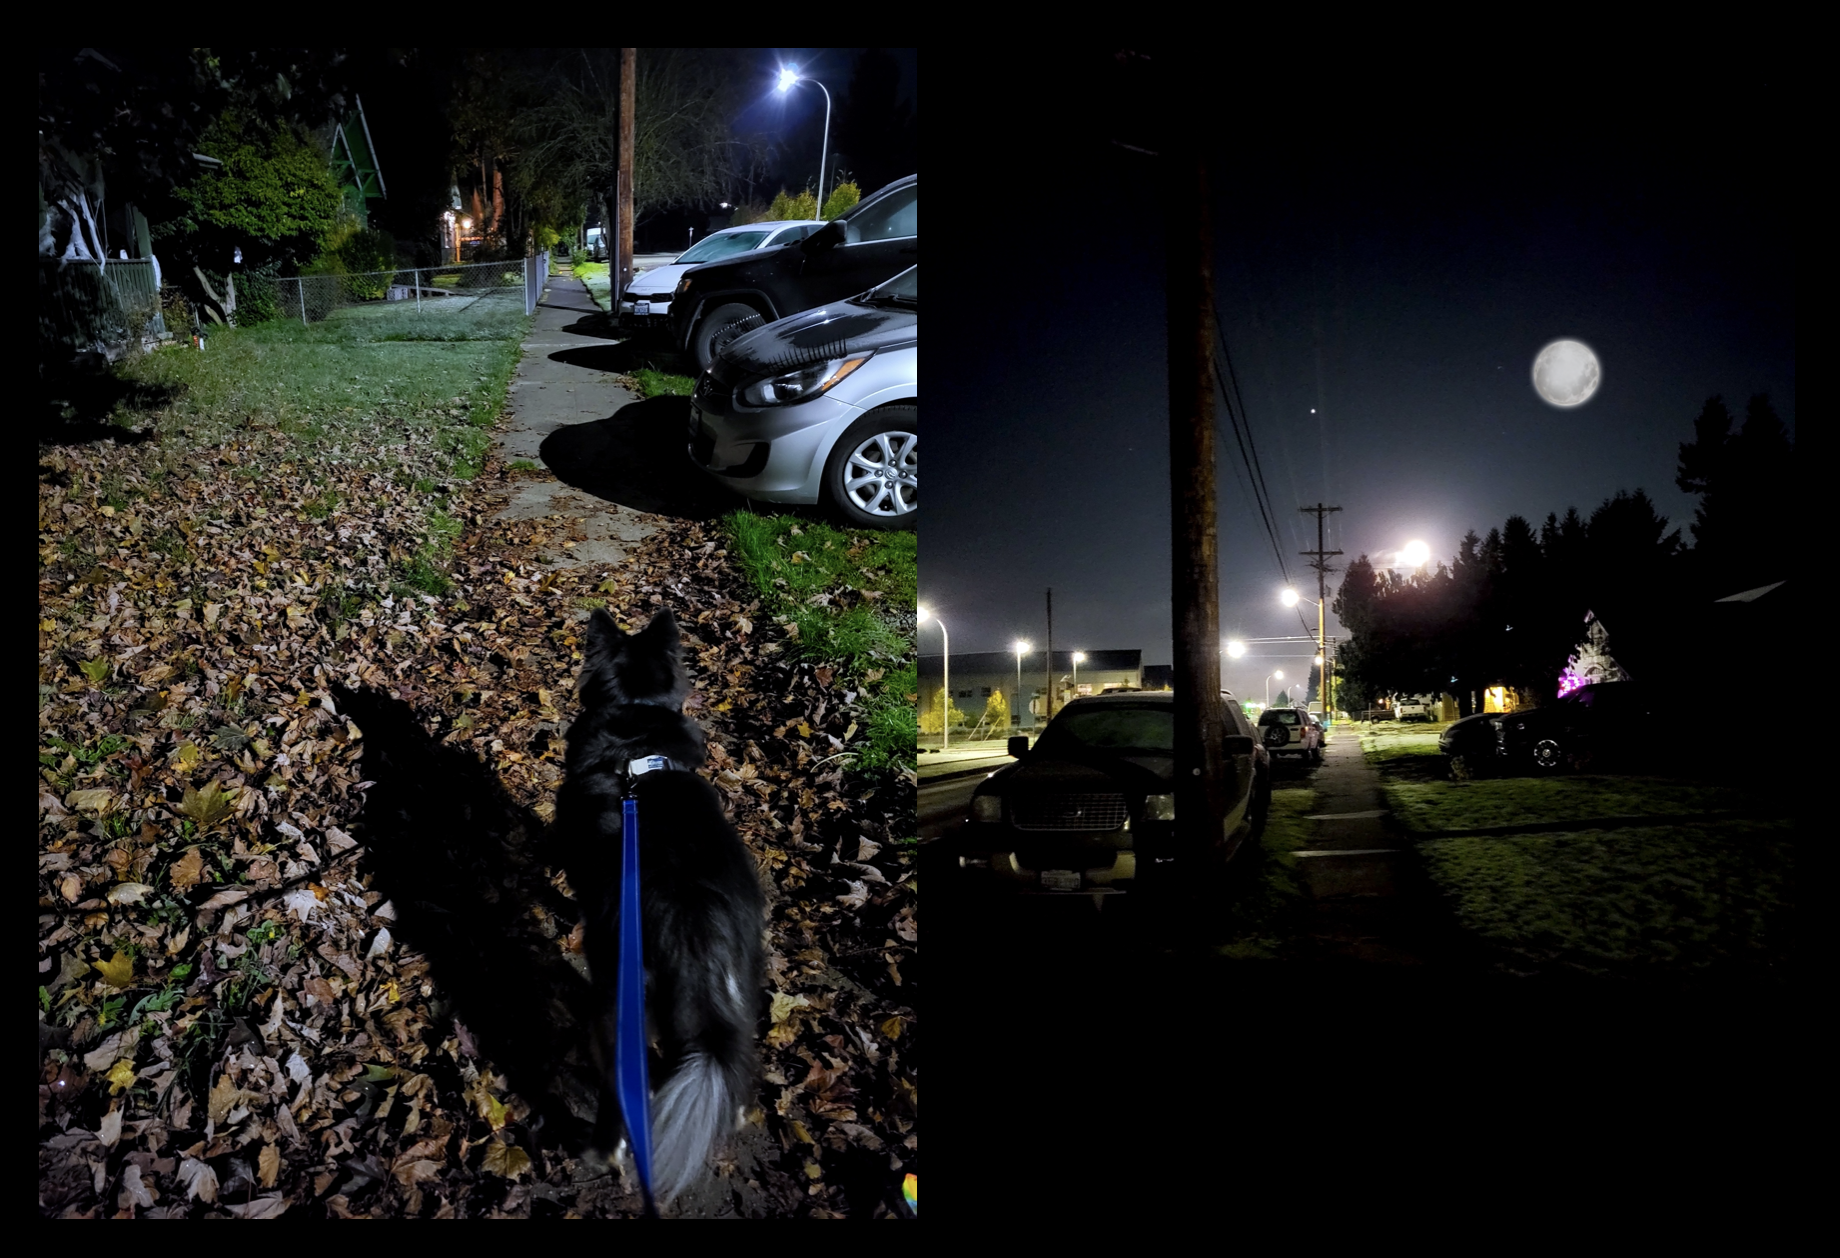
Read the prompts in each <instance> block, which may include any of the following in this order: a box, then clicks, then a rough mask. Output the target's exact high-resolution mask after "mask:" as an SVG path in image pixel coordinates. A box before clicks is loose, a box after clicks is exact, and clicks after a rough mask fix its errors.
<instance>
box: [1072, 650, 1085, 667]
mask: <svg viewBox="0 0 1840 1258" xmlns="http://www.w3.org/2000/svg"><path fill="white" fill-rule="evenodd" d="M1073 662H1074V663H1075V664H1084V663H1085V662H1086V652H1084V651H1075V652H1074V653H1073Z"/></svg>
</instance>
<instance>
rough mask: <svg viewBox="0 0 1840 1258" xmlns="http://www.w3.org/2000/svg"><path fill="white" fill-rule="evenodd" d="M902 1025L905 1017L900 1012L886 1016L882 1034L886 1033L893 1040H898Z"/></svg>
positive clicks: (883, 1021)
mask: <svg viewBox="0 0 1840 1258" xmlns="http://www.w3.org/2000/svg"><path fill="white" fill-rule="evenodd" d="M902 1025H903V1019H902V1018H901V1015H900V1014H898V1013H897V1014H895V1015H894V1016H893V1017H889V1018H884V1019H883V1020H882V1034H883V1035H886V1036H887V1037H888V1038H889V1039H891V1040H898V1039H900V1038H901V1027H902Z"/></svg>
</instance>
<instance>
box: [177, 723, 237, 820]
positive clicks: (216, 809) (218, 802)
mask: <svg viewBox="0 0 1840 1258" xmlns="http://www.w3.org/2000/svg"><path fill="white" fill-rule="evenodd" d="M186 746H187V747H191V746H192V745H191V744H190V743H187V744H186ZM181 750H183V748H182V749H181ZM192 750H193V751H197V748H196V747H193V748H192ZM241 793H242V791H241V788H232V789H231V790H228V791H226V790H224V789H223V787H222V786H220V785H219V784H218V783H216V782H214V781H213V782H206V783H205V784H204V789H203V790H193V789H192V788H191V787H189V786H188V787H186V788H185V799H184V801H183V802H181V803H180V805H179V807H178V810H177V811H178V812H179V814H180V815H181V816H186V817H190V818H191V819H192V820H193V821H195V822H197V823H198V828H199V829H200V830H202V829H204V828H205V827H206V826H212V825H216V824H217V823H218V822H219V821H222V820H223V819H224V818H225V817H226V816H228V815H229V813H230V806H231V805H232V804H234V803H235V802H236V797H237V796H238V795H239V794H241Z"/></svg>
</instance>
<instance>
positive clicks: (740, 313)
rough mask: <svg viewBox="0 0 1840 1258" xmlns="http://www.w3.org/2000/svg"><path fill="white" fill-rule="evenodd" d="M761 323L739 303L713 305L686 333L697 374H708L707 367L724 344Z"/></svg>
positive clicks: (748, 309) (751, 311) (757, 315)
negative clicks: (704, 372)
mask: <svg viewBox="0 0 1840 1258" xmlns="http://www.w3.org/2000/svg"><path fill="white" fill-rule="evenodd" d="M750 321H751V322H750ZM765 322H766V320H765V319H764V318H762V317H761V315H760V313H759V312H758V311H756V310H755V309H754V308H753V307H752V306H744V305H741V304H740V303H739V302H730V303H728V304H727V305H723V306H717V307H716V308H715V309H714V310H711V311H709V312H707V313H706V314H704V315H703V317H702V319H701V320H699V321H698V323H697V325H696V328H695V330H694V331H692V332H691V333H690V354H691V356H692V357H693V358H695V359H696V369H697V370H698V371H699V372H702V371H708V370H709V364H710V363H711V362H713V361H714V360H715V356H716V355H717V354H719V353H721V352H722V347H723V346H724V345H726V344H728V343H729V342H730V341H732V340H734V339H735V338H736V337H737V336H740V335H741V334H742V333H744V332H752V331H753V330H754V329H755V328H757V327H760V326H761V325H762V324H764V323H765ZM744 325H746V326H744Z"/></svg>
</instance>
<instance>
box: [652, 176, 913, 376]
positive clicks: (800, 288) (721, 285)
mask: <svg viewBox="0 0 1840 1258" xmlns="http://www.w3.org/2000/svg"><path fill="white" fill-rule="evenodd" d="M918 179H919V176H918V175H908V176H907V177H906V178H905V179H897V180H895V181H894V182H893V183H891V184H889V185H888V186H887V187H886V188H883V189H882V190H881V191H879V192H877V193H876V194H875V195H874V196H871V197H869V198H867V199H866V200H863V201H859V202H857V203H856V205H854V206H853V207H851V209H850V211H849V213H847V214H845V215H843V216H842V217H841V218H835V219H832V220H831V221H830V222H828V223H826V224H825V225H824V226H822V227H820V228H818V229H817V230H816V231H814V232H812V233H811V235H809V236H807V237H805V239H803V240H801V241H799V242H798V243H797V244H791V245H781V246H779V247H778V248H777V249H771V248H770V249H761V250H758V251H756V252H753V253H746V254H742V255H741V256H740V257H737V258H734V259H732V260H728V261H723V262H710V263H707V264H705V265H703V266H698V267H692V268H691V269H690V270H688V271H686V272H685V273H684V277H683V279H681V280H679V281H678V282H677V291H676V292H674V293H673V294H672V295H671V325H672V330H673V334H674V336H675V338H676V342H677V345H678V347H679V348H680V349H683V350H685V351H686V352H688V353H689V354H690V355H692V356H693V357H694V358H695V359H696V369H697V370H698V371H707V370H709V363H710V360H711V359H713V358H714V357H715V354H716V351H717V350H719V349H721V348H722V346H723V344H724V343H726V342H727V341H728V340H731V339H733V338H734V337H735V336H738V335H740V334H741V333H742V332H746V331H750V330H752V329H754V328H757V327H759V326H760V325H761V324H763V323H771V322H773V320H775V319H783V318H785V317H786V316H787V315H791V314H797V313H798V312H799V311H801V310H810V309H812V308H813V307H815V306H822V305H824V304H825V303H826V302H832V301H842V300H843V299H844V298H846V297H854V296H855V295H856V294H857V293H863V292H867V291H868V290H869V289H871V288H874V287H875V286H876V285H877V284H880V283H881V282H882V281H884V280H887V279H891V278H893V277H894V276H896V275H899V274H900V273H901V272H902V271H905V270H906V269H907V268H908V267H910V266H913V265H914V264H915V263H916V262H917V261H918V260H919V258H918V252H917V251H918V248H919V244H918V241H919V237H918V236H917V235H916V234H915V232H916V226H917V224H918V222H919V185H918V183H917V180H918Z"/></svg>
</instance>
